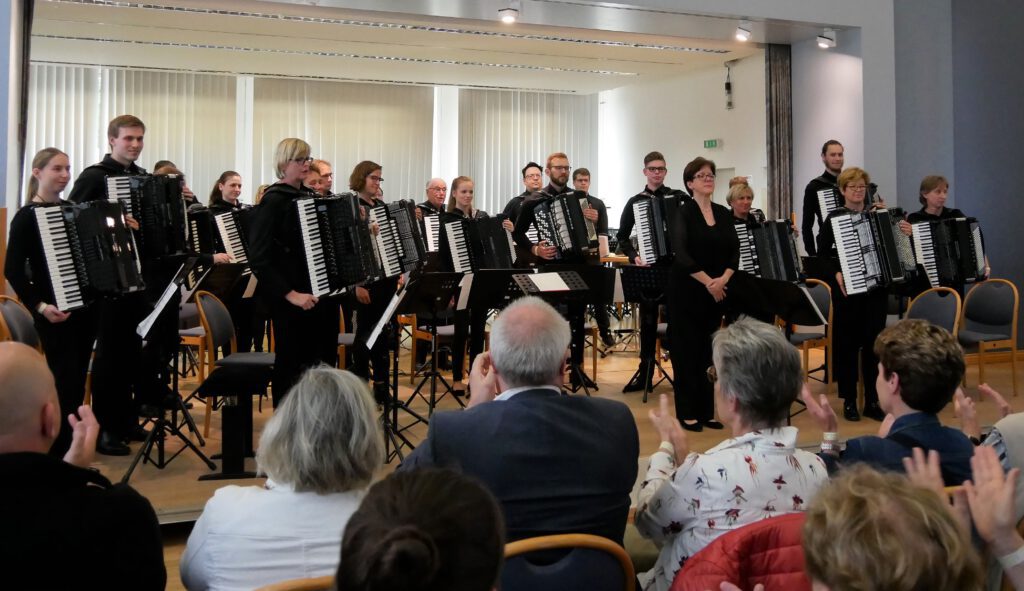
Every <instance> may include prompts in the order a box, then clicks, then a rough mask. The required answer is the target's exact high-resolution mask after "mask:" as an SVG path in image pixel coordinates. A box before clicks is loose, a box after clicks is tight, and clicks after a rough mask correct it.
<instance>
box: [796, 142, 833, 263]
mask: <svg viewBox="0 0 1024 591" xmlns="http://www.w3.org/2000/svg"><path fill="white" fill-rule="evenodd" d="M821 162H822V163H823V164H824V165H825V172H823V173H821V176H819V177H817V178H814V179H811V182H809V183H807V188H806V189H804V213H803V220H802V221H801V223H800V235H801V236H802V237H803V239H804V249H805V250H806V251H807V255H808V256H812V257H813V256H817V253H818V249H817V245H816V244H815V242H814V237H815V233H814V222H815V221H817V222H818V230H819V231H820V230H821V228H822V227H823V226H822V224H824V221H825V212H823V211H821V206H819V205H818V191H822V190H824V189H832V190H833V191H835V193H836V199H837V200H839V204H840V205H842V203H843V195H842V193H840V192H839V185H838V184H837V182H838V181H837V180H836V179H837V178H838V177H839V173H840V172H842V171H843V144H840V143H839V141H838V140H828V141H827V142H825V145H823V146H822V147H821Z"/></svg>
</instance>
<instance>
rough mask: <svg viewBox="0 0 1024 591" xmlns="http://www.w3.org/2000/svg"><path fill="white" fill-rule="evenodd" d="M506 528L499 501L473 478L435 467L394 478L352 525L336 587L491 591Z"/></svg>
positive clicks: (376, 490)
mask: <svg viewBox="0 0 1024 591" xmlns="http://www.w3.org/2000/svg"><path fill="white" fill-rule="evenodd" d="M504 529H505V526H504V523H503V521H502V513H501V508H500V507H499V506H498V502H497V501H496V500H495V498H494V496H493V495H491V493H490V492H488V491H487V489H486V488H484V486H483V485H482V484H481V483H480V482H479V481H477V480H475V479H473V478H470V477H468V476H463V475H462V474H459V473H456V472H454V471H451V470H447V469H435V468H424V469H420V470H413V471H410V472H400V473H396V474H393V475H392V476H390V477H389V478H387V479H386V480H384V481H382V482H378V483H377V484H375V485H373V487H372V488H370V492H369V493H368V494H367V495H366V498H365V499H364V500H363V504H362V505H361V506H360V507H359V510H358V511H356V513H355V515H353V516H352V518H351V519H350V520H349V522H348V527H347V528H346V530H345V539H344V542H343V543H342V547H341V564H340V566H339V567H338V574H337V588H338V589H344V590H345V591H490V590H491V589H494V588H496V586H497V583H498V576H499V572H500V570H501V564H502V555H503V550H504V545H505V541H504Z"/></svg>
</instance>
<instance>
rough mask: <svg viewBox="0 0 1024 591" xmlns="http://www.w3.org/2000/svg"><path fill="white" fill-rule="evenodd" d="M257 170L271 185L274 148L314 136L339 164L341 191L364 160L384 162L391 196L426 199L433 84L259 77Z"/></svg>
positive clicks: (324, 154) (321, 153)
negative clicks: (285, 141) (360, 82)
mask: <svg viewBox="0 0 1024 591" xmlns="http://www.w3.org/2000/svg"><path fill="white" fill-rule="evenodd" d="M253 103H254V104H253V113H254V116H253V119H254V121H253V146H252V153H253V170H254V171H256V173H255V174H257V175H258V176H260V178H261V179H262V180H261V181H259V182H264V183H271V182H274V180H275V175H274V148H275V146H276V145H277V143H278V142H279V141H280V140H282V139H284V138H286V137H298V138H302V139H304V140H306V141H307V142H309V144H310V146H311V147H312V149H313V156H314V157H317V158H323V159H324V160H327V161H329V162H331V164H332V165H333V166H334V192H335V193H341V192H344V191H347V190H348V176H349V174H350V173H351V172H352V168H353V167H354V166H355V165H356V164H357V163H359V162H360V161H362V160H372V161H374V162H376V163H378V164H380V165H381V166H382V167H383V171H382V174H381V176H383V177H384V179H385V182H384V183H383V184H382V187H383V190H384V198H385V199H386V200H387V201H396V200H398V199H407V198H410V199H415V200H416V201H417V202H419V201H422V200H423V196H424V187H425V186H426V184H427V181H428V180H429V178H430V162H431V155H432V133H433V112H434V89H433V88H432V87H427V86H422V87H421V86H402V85H383V84H358V83H348V82H327V81H294V80H281V79H275V78H257V79H256V81H255V83H254V87H253Z"/></svg>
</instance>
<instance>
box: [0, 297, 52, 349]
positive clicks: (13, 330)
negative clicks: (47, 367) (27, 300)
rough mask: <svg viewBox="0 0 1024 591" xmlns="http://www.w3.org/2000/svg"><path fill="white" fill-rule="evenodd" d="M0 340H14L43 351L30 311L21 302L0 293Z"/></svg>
mask: <svg viewBox="0 0 1024 591" xmlns="http://www.w3.org/2000/svg"><path fill="white" fill-rule="evenodd" d="M0 341H15V342H18V343H23V344H25V345H28V346H29V347H32V348H33V349H35V350H36V351H39V352H40V353H42V352H43V342H42V341H41V340H40V339H39V333H38V332H36V325H35V321H34V320H33V319H32V313H31V312H29V311H28V308H26V307H25V306H24V305H23V304H22V303H21V302H19V301H18V300H16V299H14V298H12V297H10V296H5V295H0Z"/></svg>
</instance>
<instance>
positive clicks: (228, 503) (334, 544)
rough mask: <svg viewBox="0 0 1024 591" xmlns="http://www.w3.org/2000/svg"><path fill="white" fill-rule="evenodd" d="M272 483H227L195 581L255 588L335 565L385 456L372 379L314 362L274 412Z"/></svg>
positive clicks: (200, 586)
mask: <svg viewBox="0 0 1024 591" xmlns="http://www.w3.org/2000/svg"><path fill="white" fill-rule="evenodd" d="M256 462H257V464H258V466H259V469H260V471H261V472H262V473H265V474H266V475H267V482H266V484H265V485H263V486H226V487H224V488H222V489H219V490H218V491H217V492H216V493H214V496H213V498H212V499H210V500H209V501H208V502H207V503H206V508H205V509H204V510H203V514H202V516H200V518H199V520H198V521H197V522H196V525H195V527H194V528H193V530H192V534H191V535H190V536H189V538H188V546H187V547H186V548H185V554H184V555H183V556H182V558H181V580H182V582H183V583H184V584H185V587H186V588H188V589H190V590H192V591H199V590H204V589H211V590H233V589H247V590H248V589H253V588H256V587H260V586H262V585H266V584H269V583H274V582H277V581H282V580H287V579H294V578H301V577H316V576H322V575H329V574H332V573H334V571H335V570H336V569H337V566H338V555H339V554H340V549H341V537H342V534H343V533H344V529H345V524H346V523H347V522H348V519H349V517H351V516H352V513H353V512H355V510H356V509H357V508H358V507H359V503H360V501H361V500H362V498H363V495H364V494H365V491H366V488H367V487H368V486H369V484H370V480H371V479H372V477H373V474H374V471H375V470H376V469H377V468H378V467H379V466H381V465H382V464H383V462H384V440H383V435H382V433H381V429H380V425H379V423H378V422H377V416H376V405H375V404H374V402H373V397H372V396H371V395H370V391H369V389H368V388H367V386H366V382H365V381H363V380H361V379H360V378H358V377H356V376H354V375H353V374H351V373H349V372H347V371H341V370H337V369H333V368H329V367H326V366H321V367H316V368H312V369H309V370H307V371H306V373H304V374H303V375H302V377H301V378H300V379H299V381H298V383H296V384H295V386H294V387H292V389H291V390H290V391H289V393H288V396H287V397H285V399H284V401H283V402H282V404H281V406H279V407H278V409H277V411H276V412H275V414H274V416H273V417H272V418H271V419H270V421H268V422H267V426H266V428H264V430H263V437H262V439H261V440H260V446H259V450H258V451H257V453H256Z"/></svg>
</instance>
